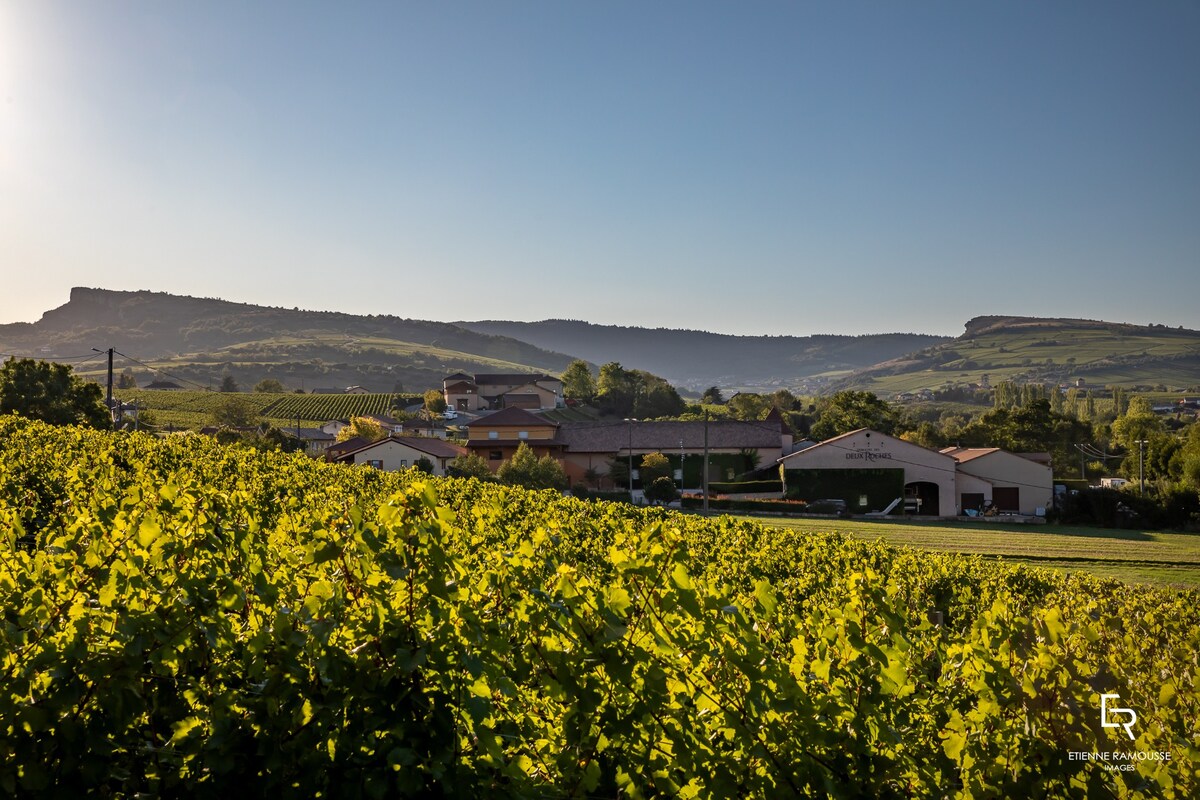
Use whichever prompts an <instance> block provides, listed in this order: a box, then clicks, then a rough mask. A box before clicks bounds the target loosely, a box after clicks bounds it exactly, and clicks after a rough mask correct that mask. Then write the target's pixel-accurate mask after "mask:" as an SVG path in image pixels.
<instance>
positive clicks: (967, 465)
mask: <svg viewBox="0 0 1200 800" xmlns="http://www.w3.org/2000/svg"><path fill="white" fill-rule="evenodd" d="M958 472H959V474H960V475H967V476H974V477H976V478H981V479H983V480H985V481H987V482H988V483H990V484H991V485H992V489H993V491H994V490H995V489H999V488H1007V487H1014V488H1016V489H1017V490H1018V491H1019V492H1020V494H1019V498H1020V503H1019V508H1020V511H1021V513H1022V514H1028V515H1032V514H1034V513H1035V512H1036V511H1037V509H1039V508H1041V509H1048V508H1050V506H1051V504H1052V503H1053V501H1054V479H1053V476H1052V473H1051V470H1050V468H1049V467H1047V466H1045V465H1043V464H1038V463H1037V462H1034V461H1030V460H1029V459H1027V458H1021V457H1020V456H1018V455H1013V454H1012V453H1007V452H1005V451H1003V450H997V451H996V452H994V453H989V454H988V455H985V456H979V457H978V458H972V459H971V460H969V461H964V462H963V463H961V464H959V465H958ZM991 499H992V493H991V492H988V500H991Z"/></svg>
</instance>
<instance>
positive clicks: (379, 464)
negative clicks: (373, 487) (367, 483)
mask: <svg viewBox="0 0 1200 800" xmlns="http://www.w3.org/2000/svg"><path fill="white" fill-rule="evenodd" d="M367 466H368V467H374V468H375V469H383V461H382V460H380V459H378V458H372V459H368V460H367Z"/></svg>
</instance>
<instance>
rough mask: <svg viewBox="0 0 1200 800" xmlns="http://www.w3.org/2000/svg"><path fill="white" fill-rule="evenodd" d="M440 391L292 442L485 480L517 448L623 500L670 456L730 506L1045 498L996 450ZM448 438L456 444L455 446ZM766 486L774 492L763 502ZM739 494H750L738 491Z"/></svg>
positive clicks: (1045, 485) (1022, 467)
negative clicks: (807, 435) (368, 424)
mask: <svg viewBox="0 0 1200 800" xmlns="http://www.w3.org/2000/svg"><path fill="white" fill-rule="evenodd" d="M356 388H357V387H350V389H348V390H347V391H354V390H355V389H356ZM442 394H443V398H444V400H445V404H446V411H445V412H444V413H443V414H441V415H440V416H439V418H436V419H430V418H417V419H410V420H404V421H397V420H394V419H390V418H387V417H384V416H380V415H372V416H370V419H371V420H372V421H373V422H374V423H376V424H378V425H379V426H380V427H381V428H383V429H384V430H385V431H386V433H387V435H386V436H385V437H384V438H382V439H378V440H375V441H371V440H368V439H364V438H361V437H353V438H349V439H345V440H343V441H338V440H337V439H338V434H339V432H340V431H342V430H343V429H344V428H346V427H347V426H349V425H350V420H348V419H339V420H330V421H328V422H327V423H325V424H324V425H322V426H320V427H318V428H301V429H297V430H296V431H295V434H296V435H297V436H299V437H300V438H302V439H303V440H304V441H305V442H306V444H307V445H308V449H309V451H310V452H312V453H314V454H321V455H323V456H324V457H325V458H326V459H328V460H329V461H335V462H340V463H345V464H360V465H367V466H371V467H374V468H377V469H381V470H402V469H408V468H410V467H411V466H413V465H414V464H416V463H417V462H418V461H420V460H422V459H424V460H425V462H426V463H427V464H428V465H430V466H431V467H432V472H433V474H435V475H445V474H447V473H448V472H450V471H451V467H452V463H453V461H454V460H455V459H456V458H458V457H460V456H464V455H467V454H474V455H476V456H478V457H480V458H481V459H483V460H484V461H485V462H486V463H487V464H488V465H489V467H490V468H491V469H492V470H493V471H495V470H497V469H499V467H500V466H501V465H502V464H503V463H505V461H507V460H509V459H511V458H512V456H513V454H514V453H515V451H516V450H517V448H518V447H520V446H521V445H525V446H526V447H528V448H529V449H530V450H532V452H533V453H534V454H535V455H536V456H539V457H544V456H549V457H551V458H553V459H554V460H556V461H557V462H558V463H560V464H561V465H562V468H563V470H564V472H565V474H566V476H567V479H568V481H569V483H570V484H571V485H590V486H595V487H600V488H607V489H610V490H621V489H630V490H632V494H633V499H634V500H635V502H636V501H637V500H638V499H639V494H640V490H641V488H642V487H641V485H640V481H639V480H638V470H637V464H639V463H640V461H641V459H642V457H644V456H647V455H650V454H652V453H659V454H662V455H664V456H666V457H667V458H668V459H669V461H670V463H671V466H672V470H673V474H674V477H675V480H676V482H677V484H679V489H680V491H681V492H683V493H684V494H687V493H689V492H694V493H698V492H700V491H701V490H702V489H703V488H704V487H705V485H709V486H711V485H720V486H721V487H722V488H723V489H725V490H732V491H727V492H726V494H727V496H734V497H739V498H745V499H781V498H784V497H786V496H800V495H805V494H809V495H811V492H809V493H806V492H805V485H806V484H807V485H811V486H813V487H820V497H811V496H810V497H809V499H810V500H819V501H827V503H828V505H829V506H830V507H831V508H832V509H833V510H835V511H836V512H845V513H854V514H864V515H868V516H870V515H879V516H884V515H890V514H909V515H919V516H924V517H957V516H964V517H968V518H970V517H977V516H982V515H984V514H985V513H1000V514H1004V515H1007V516H1010V517H1027V518H1030V519H1039V518H1042V517H1044V516H1045V513H1046V509H1048V508H1049V507H1051V505H1052V503H1053V500H1054V491H1055V487H1054V484H1053V479H1052V475H1051V468H1050V456H1049V454H1048V453H1008V452H1005V451H1003V450H1001V449H999V448H994V447H992V448H956V447H949V448H945V449H942V450H940V451H937V450H930V449H927V448H924V447H920V446H918V445H916V444H912V443H910V442H907V441H904V440H901V439H899V438H896V437H893V436H889V435H887V434H884V433H881V432H879V431H873V430H868V429H862V430H857V431H852V432H849V433H846V434H843V435H841V436H836V437H834V438H831V439H828V440H825V441H821V442H815V441H811V440H808V439H797V438H796V437H795V436H794V435H793V432H792V431H791V430H790V429H789V427H788V426H787V424H786V423H785V422H784V420H783V418H782V417H781V415H780V414H779V413H778V412H777V411H775V412H772V413H771V414H770V415H769V416H767V417H766V418H765V419H763V420H759V421H741V420H728V419H721V420H711V421H639V420H633V419H624V420H590V421H565V422H558V421H554V420H553V419H552V418H551V417H552V416H553V415H548V414H547V413H546V412H554V411H557V410H561V409H564V408H567V407H568V403H567V400H566V399H565V398H564V396H563V384H562V381H561V380H560V379H558V378H555V377H553V376H550V375H528V374H475V375H467V374H464V373H456V374H453V375H449V376H447V377H446V378H445V379H444V381H443V387H442ZM451 427H453V428H454V429H456V430H455V431H454V433H455V434H457V435H455V436H451ZM621 463H626V464H628V465H630V466H632V470H629V469H626V470H623V471H621V472H620V474H619V479H618V480H613V479H612V477H611V476H610V472H611V471H612V470H613V469H614V465H619V464H621ZM705 463H707V464H708V468H707V472H705V470H704V466H703V465H704V464H705ZM772 480H773V481H775V482H777V483H778V487H777V488H772V490H768V491H763V490H762V489H763V484H764V483H769V482H771V481H772ZM739 484H745V485H746V486H747V487H749V488H750V489H751V490H750V491H742V492H739V491H737V489H738V488H739Z"/></svg>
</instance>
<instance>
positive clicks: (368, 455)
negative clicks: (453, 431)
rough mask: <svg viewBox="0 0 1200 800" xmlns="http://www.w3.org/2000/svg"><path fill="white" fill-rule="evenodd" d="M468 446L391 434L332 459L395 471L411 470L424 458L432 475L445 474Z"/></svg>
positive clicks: (343, 462)
mask: <svg viewBox="0 0 1200 800" xmlns="http://www.w3.org/2000/svg"><path fill="white" fill-rule="evenodd" d="M466 452H467V451H466V449H465V448H462V447H459V446H457V445H453V444H449V443H447V442H443V441H442V440H441V439H427V438H424V437H420V436H389V437H387V438H385V439H379V440H378V441H374V442H365V443H361V444H360V445H359V446H357V447H355V448H354V449H351V450H343V451H342V452H339V453H338V455H337V456H336V457H335V458H334V459H333V460H334V461H337V462H339V463H342V464H365V465H367V466H370V467H374V468H375V469H380V470H384V471H385V472H393V471H396V470H402V469H409V468H410V467H413V466H415V465H416V463H417V462H418V461H420V460H421V459H425V460H426V461H427V462H429V464H430V466H431V467H432V468H433V474H434V475H438V476H443V475H445V474H446V470H447V468H448V467H449V465H450V462H451V461H453V460H454V459H455V458H457V457H458V456H460V455H463V454H464V453H466Z"/></svg>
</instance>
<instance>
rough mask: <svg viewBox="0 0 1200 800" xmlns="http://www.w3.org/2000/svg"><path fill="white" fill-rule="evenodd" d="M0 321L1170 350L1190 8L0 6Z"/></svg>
mask: <svg viewBox="0 0 1200 800" xmlns="http://www.w3.org/2000/svg"><path fill="white" fill-rule="evenodd" d="M0 98H2V99H3V102H4V105H3V109H4V113H3V115H0V174H3V176H4V180H3V183H2V184H0V186H2V187H3V188H2V190H0V216H2V217H3V218H4V219H5V220H6V223H5V226H4V227H3V229H0V252H3V254H4V259H5V264H6V270H5V272H6V287H5V288H6V291H5V292H4V293H3V295H2V296H0V321H3V322H17V321H26V322H30V321H34V320H36V319H38V318H39V317H40V316H41V314H42V313H44V312H45V311H47V310H49V309H51V308H55V307H57V306H60V305H62V304H63V303H65V302H66V299H67V295H68V292H69V290H70V288H71V287H72V286H98V287H104V288H111V289H117V290H142V289H146V290H153V291H165V292H170V293H173V294H184V295H191V296H200V297H206V296H207V297H221V298H223V299H227V300H231V301H235V302H248V303H254V304H259V305H270V306H281V307H288V308H291V307H295V306H298V307H301V308H308V309H313V310H331V311H342V312H346V313H353V314H392V315H396V316H400V317H408V318H414V319H429V320H440V321H447V322H449V321H455V320H486V319H504V320H517V321H538V320H543V319H553V318H558V319H578V320H586V321H589V322H593V323H596V324H607V325H623V326H639V327H649V328H655V327H666V328H678V329H688V330H707V331H712V332H717V333H729V334H735V335H797V336H804V335H812V334H846V335H862V334H870V333H891V332H912V333H930V334H937V335H944V336H957V335H959V334H961V333H962V329H963V324H964V323H965V322H966V321H967V320H969V319H970V318H972V317H976V316H980V315H996V316H1008V315H1013V316H1042V317H1068V318H1082V319H1103V320H1108V321H1112V322H1128V323H1135V324H1150V323H1156V324H1163V325H1167V326H1169V327H1173V328H1174V327H1178V326H1180V325H1182V326H1184V327H1187V328H1190V329H1195V328H1200V311H1198V310H1197V307H1196V304H1195V297H1197V296H1200V258H1198V256H1200V226H1197V225H1196V224H1195V218H1196V213H1197V210H1198V209H1200V148H1196V147H1195V142H1197V141H1200V7H1197V6H1196V5H1194V4H1193V5H1188V4H1157V5H1152V6H1129V5H1126V4H1121V3H1110V2H1105V3H1087V4H1084V3H1066V4H1056V5H1050V6H1025V5H1022V6H1015V5H1012V4H1007V3H986V4H972V5H969V6H962V5H957V4H950V3H945V2H920V3H914V4H905V5H903V6H882V5H878V4H870V3H847V4H838V5H836V6H824V5H821V6H818V5H801V4H790V3H773V2H768V3H764V4H761V5H754V6H750V7H745V8H736V9H735V8H732V7H729V6H727V5H724V4H716V3H674V2H664V3H661V4H654V5H652V6H644V5H642V4H635V3H628V2H618V3H612V4H605V5H604V6H586V5H563V4H556V3H547V2H526V3H520V4H513V5H507V6H496V5H494V4H487V3H475V2H468V3H464V4H458V5H454V6H444V5H435V6H429V5H424V4H421V5H418V4H363V5H354V6H350V7H339V8H331V7H329V6H326V5H322V4H318V3H308V2H299V3H282V2H264V3H258V4H253V5H248V6H247V5H242V4H235V3H231V2H211V3H182V4H172V5H164V4H155V3H149V2H128V3H122V4H120V5H117V6H102V5H81V4H74V3H68V2H62V1H61V0H48V1H47V2H38V3H33V2H13V3H8V4H5V5H3V6H0Z"/></svg>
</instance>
